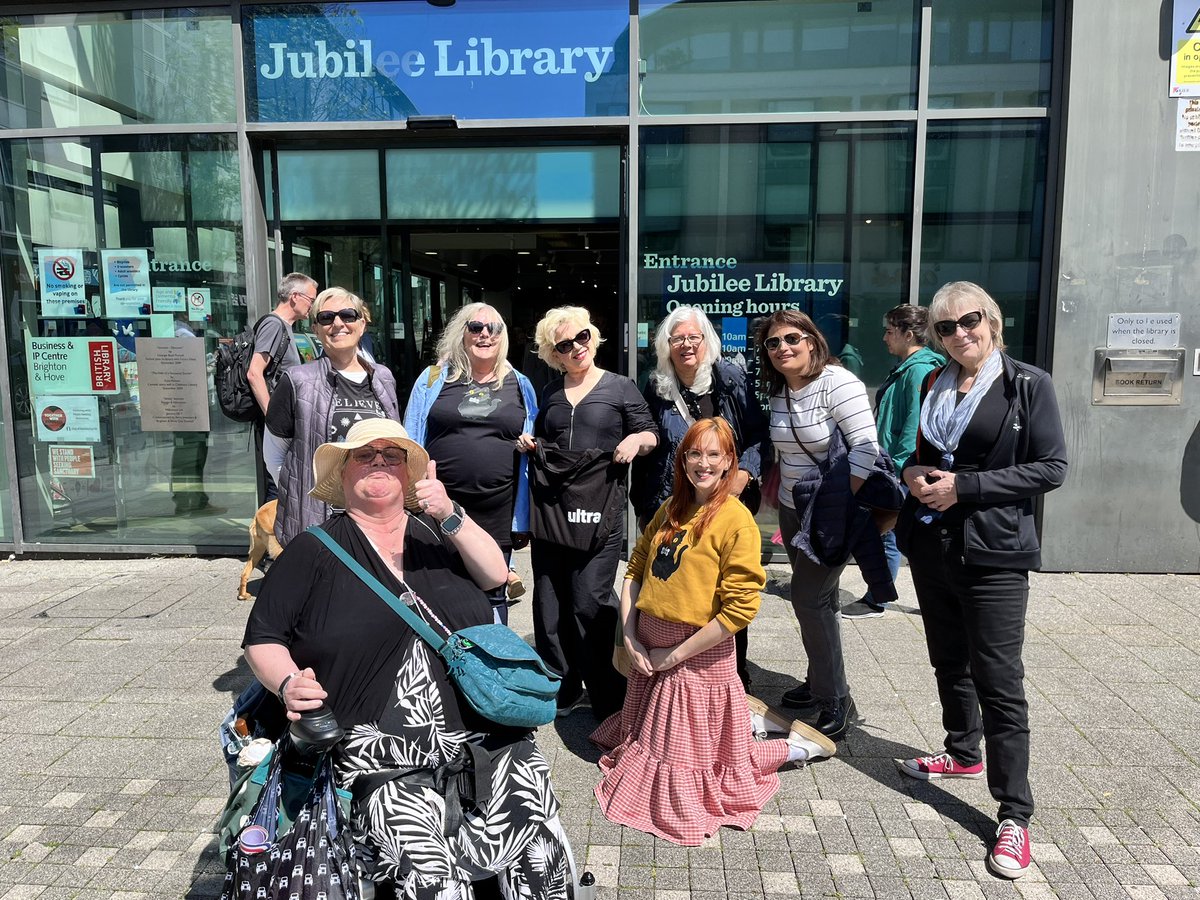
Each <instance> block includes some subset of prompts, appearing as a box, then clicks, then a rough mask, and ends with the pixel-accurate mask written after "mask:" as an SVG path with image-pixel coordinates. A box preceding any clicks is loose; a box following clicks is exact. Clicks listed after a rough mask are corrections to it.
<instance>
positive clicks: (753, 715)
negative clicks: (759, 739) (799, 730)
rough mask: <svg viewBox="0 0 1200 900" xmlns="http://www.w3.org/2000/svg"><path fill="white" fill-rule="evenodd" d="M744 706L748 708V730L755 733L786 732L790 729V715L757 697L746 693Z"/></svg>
mask: <svg viewBox="0 0 1200 900" xmlns="http://www.w3.org/2000/svg"><path fill="white" fill-rule="evenodd" d="M746 706H747V707H749V709H750V730H751V731H753V732H754V733H755V734H761V735H771V734H787V733H788V732H789V731H791V730H792V717H791V716H789V715H786V714H784V713H782V712H780V711H779V710H777V709H775V707H773V706H769V705H767V704H766V703H765V702H764V701H762V700H759V699H758V698H757V697H751V696H750V695H749V694H747V695H746Z"/></svg>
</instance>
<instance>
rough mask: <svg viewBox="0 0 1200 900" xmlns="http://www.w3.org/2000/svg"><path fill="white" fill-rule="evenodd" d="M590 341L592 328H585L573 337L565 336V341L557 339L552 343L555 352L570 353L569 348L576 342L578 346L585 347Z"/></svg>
mask: <svg viewBox="0 0 1200 900" xmlns="http://www.w3.org/2000/svg"><path fill="white" fill-rule="evenodd" d="M591 342H592V330H591V329H590V328H585V329H583V331H581V332H579V334H577V335H575V337H573V338H567V339H566V340H565V341H559V342H558V343H557V344H555V345H554V352H555V353H570V352H571V348H572V347H574V346H575V345H576V344H578V345H579V346H580V347H586V346H587V345H588V344H590V343H591Z"/></svg>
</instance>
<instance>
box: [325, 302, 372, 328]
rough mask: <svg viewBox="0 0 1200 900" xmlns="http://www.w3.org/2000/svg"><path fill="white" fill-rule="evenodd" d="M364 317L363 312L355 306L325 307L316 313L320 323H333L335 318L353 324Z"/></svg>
mask: <svg viewBox="0 0 1200 900" xmlns="http://www.w3.org/2000/svg"><path fill="white" fill-rule="evenodd" d="M361 318H362V313H360V312H359V311H358V310H357V309H354V308H353V307H350V306H347V307H346V308H345V309H323V310H321V311H320V312H319V313H317V315H316V320H317V324H318V325H332V324H333V320H334V319H341V320H342V321H343V322H345V323H346V324H347V325H353V324H354V323H355V322H357V321H358V320H359V319H361Z"/></svg>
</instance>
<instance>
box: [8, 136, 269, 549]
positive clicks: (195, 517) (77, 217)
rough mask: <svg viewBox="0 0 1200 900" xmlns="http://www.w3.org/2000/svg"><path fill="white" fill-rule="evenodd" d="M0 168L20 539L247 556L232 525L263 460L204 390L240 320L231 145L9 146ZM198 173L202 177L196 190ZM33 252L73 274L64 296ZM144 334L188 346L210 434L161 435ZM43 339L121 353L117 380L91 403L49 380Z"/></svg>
mask: <svg viewBox="0 0 1200 900" xmlns="http://www.w3.org/2000/svg"><path fill="white" fill-rule="evenodd" d="M0 167H2V169H3V172H4V175H5V177H4V187H3V189H2V190H0V205H2V209H3V232H2V233H0V252H2V255H0V260H2V263H0V264H2V265H3V271H2V272H0V279H2V280H3V283H4V284H5V286H6V288H7V291H8V295H7V296H6V307H5V313H6V316H7V323H8V338H9V346H8V360H9V363H8V364H9V377H10V384H11V390H12V399H13V407H14V412H15V419H16V421H15V422H14V423H13V428H14V430H15V433H16V435H17V438H18V439H17V442H16V443H17V447H16V455H17V470H18V473H19V476H20V482H19V484H20V496H21V509H22V516H23V526H24V533H25V535H26V537H27V538H28V539H29V540H32V541H44V542H46V543H49V544H53V543H55V542H63V543H72V544H78V543H95V544H122V545H126V546H128V545H136V544H144V545H155V544H159V545H161V544H189V545H190V544H200V545H209V546H228V545H229V544H232V543H238V542H240V541H241V540H243V539H244V536H243V534H242V532H243V530H244V529H243V528H242V526H240V525H238V524H236V523H237V521H239V520H244V519H245V518H246V517H247V516H249V515H250V514H251V513H252V511H253V508H254V497H255V473H254V468H253V454H248V453H247V452H246V449H247V446H248V443H247V442H248V437H249V436H248V433H247V428H246V426H244V425H237V424H235V423H233V422H230V421H229V420H227V419H225V418H224V417H223V416H222V415H221V413H220V410H219V409H218V408H217V406H216V404H215V400H214V398H213V396H212V387H211V364H212V357H213V353H214V352H215V350H216V348H217V345H218V342H219V341H220V340H221V339H222V338H227V337H231V336H232V335H234V334H236V333H237V332H238V331H240V330H241V329H242V327H243V326H244V325H245V321H246V309H245V286H244V277H243V274H242V263H241V258H240V252H239V240H238V237H237V235H238V234H239V233H240V227H241V222H240V219H241V207H240V200H239V197H240V178H239V174H238V165H237V151H236V145H235V142H234V140H233V138H232V137H226V136H220V135H218V136H192V137H183V136H180V137H167V136H158V135H154V136H151V135H146V136H137V137H127V138H123V137H105V138H94V139H90V140H87V141H57V140H13V141H4V142H0ZM196 171H203V172H206V173H207V174H206V176H205V181H204V182H203V185H200V186H196V188H195V190H194V189H193V178H194V173H195V172H196ZM201 193H203V194H205V196H204V197H203V198H201V196H200V194H201ZM109 255H114V256H119V257H122V258H125V259H127V260H132V266H131V269H132V271H134V272H137V273H139V274H138V276H137V277H136V278H132V277H131V278H130V279H129V281H128V282H127V283H126V282H124V281H123V280H122V279H123V278H124V275H123V274H122V273H121V272H119V271H118V270H117V269H115V268H113V267H112V266H111V264H110V265H109V266H105V265H104V262H105V260H106V258H107V257H108V256H109ZM39 256H41V257H44V258H46V259H49V260H51V261H54V260H59V261H61V260H66V261H67V262H66V264H65V266H64V269H65V270H74V271H76V272H78V276H77V278H76V279H75V280H74V285H75V286H74V287H72V288H70V289H69V290H68V291H67V293H68V294H71V295H72V296H71V297H70V299H69V300H65V301H62V302H59V301H55V300H52V299H51V298H50V297H49V295H48V292H47V290H46V288H47V272H48V271H49V270H48V269H47V268H46V264H45V263H44V262H42V261H40V260H39ZM143 261H144V264H143ZM76 262H77V263H78V265H77V266H76V265H75V263H76ZM55 271H58V269H57V267H56V268H55ZM126 287H128V288H129V289H130V291H131V292H132V293H133V294H134V296H133V297H129V296H124V295H123V294H122V291H123V290H124V289H125V288H126ZM143 292H144V293H145V294H148V296H145V297H143V296H141V294H142V293H143ZM77 301H78V302H77ZM145 338H179V339H185V340H184V344H185V346H184V352H185V353H186V354H188V355H189V356H190V358H192V359H194V360H196V365H197V367H198V368H197V378H196V380H195V381H194V382H193V383H192V385H193V386H192V388H191V390H190V392H189V393H188V394H187V403H186V405H185V407H184V409H185V411H186V412H187V414H188V417H191V415H192V414H193V413H196V411H197V410H200V411H201V412H199V413H197V415H198V416H199V419H201V420H202V419H203V416H204V413H207V418H208V427H207V428H205V429H197V428H188V429H179V430H155V429H156V427H158V428H161V427H163V423H164V417H165V416H167V415H169V410H168V411H167V412H164V411H163V410H164V409H166V407H162V408H160V411H159V412H157V413H154V412H150V411H149V408H148V406H147V405H146V404H145V403H143V401H144V399H145V396H146V395H145V391H146V390H147V387H146V384H145V383H143V381H142V379H141V377H140V374H139V365H140V364H141V362H142V360H140V359H139V341H140V340H142V339H145ZM45 340H51V341H57V342H59V343H60V344H64V345H65V344H71V345H72V346H74V347H78V346H79V345H80V344H81V343H83V344H85V345H87V346H88V347H89V352H90V344H88V343H87V342H97V341H98V342H100V343H101V344H102V345H105V346H111V347H113V348H115V360H114V363H115V369H116V371H115V373H114V376H113V379H112V383H111V384H108V385H105V386H104V387H105V389H104V390H103V391H101V390H99V389H98V388H97V387H96V386H95V384H94V383H92V382H89V381H88V378H87V372H86V367H85V369H84V378H83V379H82V381H73V382H71V383H64V384H63V385H53V384H50V382H49V381H48V380H47V378H46V377H45V376H44V374H39V373H38V371H36V369H35V367H34V366H33V360H32V358H31V357H30V354H29V348H30V346H31V342H33V341H45ZM110 341H111V342H112V343H111V344H110V343H109V342H110ZM141 347H142V349H143V350H144V349H146V347H145V345H141ZM68 349H69V348H68ZM64 365H66V364H65V363H64ZM67 368H68V369H70V366H67ZM72 371H74V370H72ZM48 409H49V410H50V412H49V413H48V412H47V410H48ZM64 421H65V423H66V424H65V425H64V424H63V423H64ZM144 426H145V427H144ZM167 427H168V428H170V427H171V426H167ZM0 491H2V487H0ZM2 499H3V498H0V501H2ZM0 505H2V506H4V507H6V508H7V505H8V504H7V503H3V502H0Z"/></svg>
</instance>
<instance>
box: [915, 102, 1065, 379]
mask: <svg viewBox="0 0 1200 900" xmlns="http://www.w3.org/2000/svg"><path fill="white" fill-rule="evenodd" d="M1046 130H1047V129H1046V123H1045V121H1044V120H1040V119H1039V120H1035V121H1025V120H1016V121H1003V122H972V121H960V122H947V123H939V124H934V123H931V124H930V126H929V144H928V149H927V151H926V167H925V217H924V226H923V228H922V231H921V303H922V304H927V303H928V302H929V300H930V298H931V297H932V296H933V293H934V292H935V291H936V290H937V289H938V288H939V287H941V286H942V285H943V284H945V283H946V282H949V281H960V280H965V281H974V282H976V283H978V284H980V285H982V286H983V287H984V288H985V289H986V290H987V291H988V292H989V293H990V294H991V295H992V296H993V297H995V298H996V301H997V302H998V303H999V304H1000V308H1001V309H1002V310H1003V311H1004V315H1005V317H1006V320H1007V321H1006V325H1005V331H1004V337H1005V341H1006V342H1007V343H1008V348H1009V351H1010V352H1011V353H1012V354H1013V355H1014V356H1016V357H1018V358H1021V359H1026V360H1032V359H1033V352H1034V335H1035V329H1036V324H1037V319H1036V310H1037V298H1038V289H1039V281H1040V278H1041V260H1042V241H1043V237H1044V235H1043V217H1044V214H1045V202H1046V153H1047V148H1046V140H1047V138H1046Z"/></svg>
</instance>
